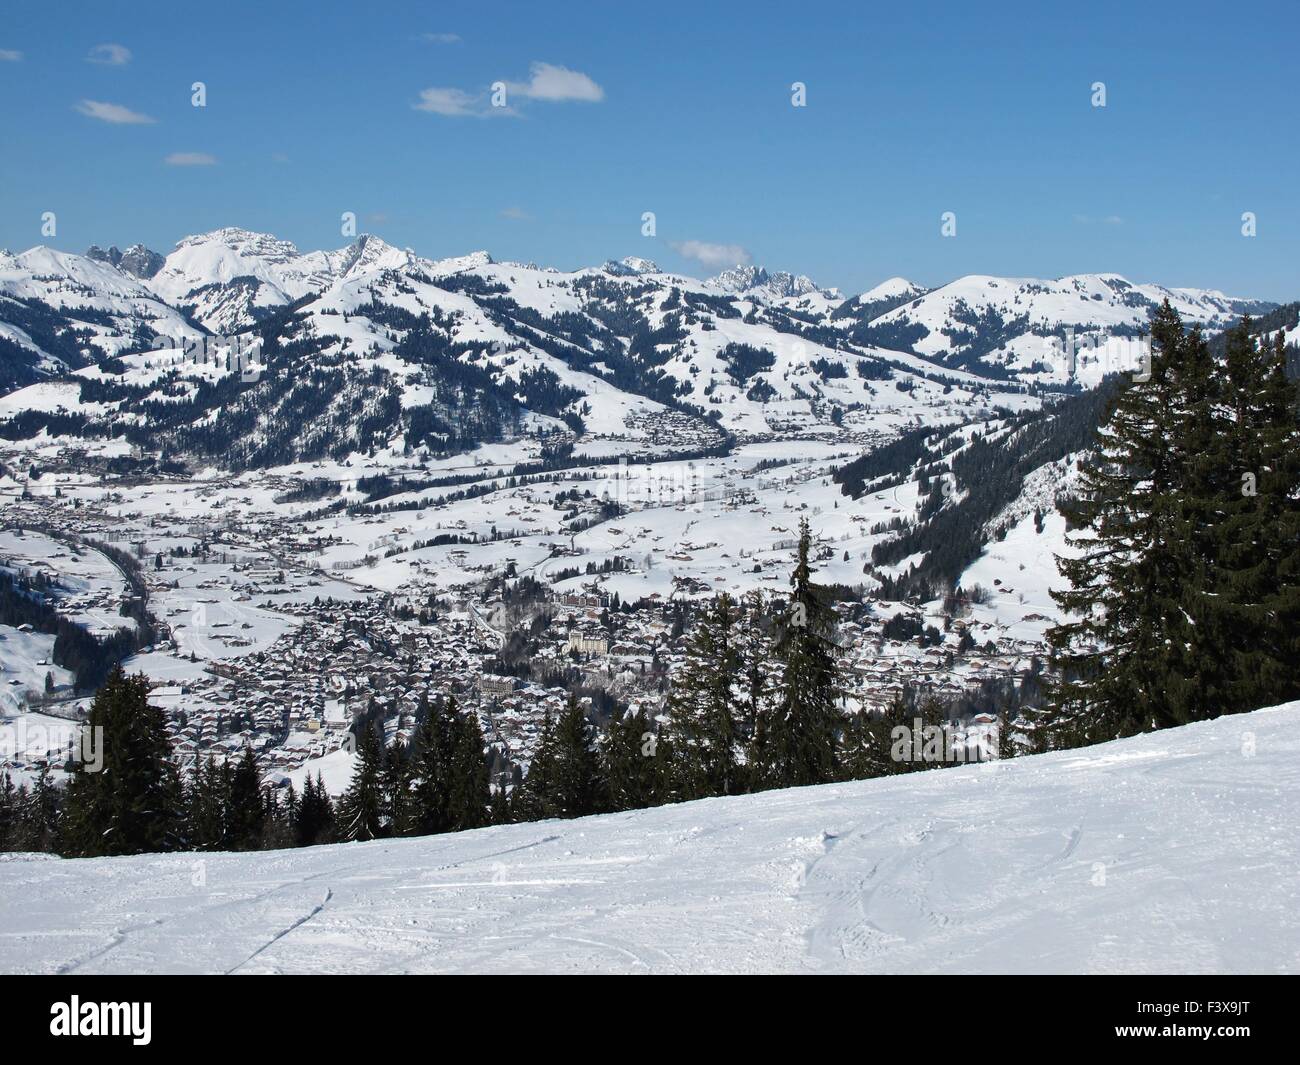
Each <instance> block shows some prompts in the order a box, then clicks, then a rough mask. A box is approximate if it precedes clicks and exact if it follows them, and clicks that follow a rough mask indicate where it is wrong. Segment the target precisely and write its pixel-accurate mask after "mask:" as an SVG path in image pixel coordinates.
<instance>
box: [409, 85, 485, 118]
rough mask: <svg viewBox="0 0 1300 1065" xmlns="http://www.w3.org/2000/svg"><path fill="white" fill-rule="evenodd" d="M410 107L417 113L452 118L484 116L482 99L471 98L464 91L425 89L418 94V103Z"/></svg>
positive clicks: (479, 97) (478, 97)
mask: <svg viewBox="0 0 1300 1065" xmlns="http://www.w3.org/2000/svg"><path fill="white" fill-rule="evenodd" d="M411 106H412V107H414V108H415V109H416V110H417V111H432V112H433V113H434V114H435V115H449V116H451V117H452V118H465V117H472V116H476V115H482V114H484V107H483V98H482V97H481V96H471V95H470V94H469V93H467V92H466V91H465V90H464V89H425V90H424V91H423V92H421V93H420V102H419V103H418V104H412V105H411Z"/></svg>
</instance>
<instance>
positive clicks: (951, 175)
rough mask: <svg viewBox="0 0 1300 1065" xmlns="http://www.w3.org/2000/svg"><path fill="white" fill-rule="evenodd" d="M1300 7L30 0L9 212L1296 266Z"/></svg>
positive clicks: (442, 241) (803, 250)
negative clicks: (1102, 102)
mask: <svg viewBox="0 0 1300 1065" xmlns="http://www.w3.org/2000/svg"><path fill="white" fill-rule="evenodd" d="M1057 6H1060V7H1061V8H1062V10H1059V11H1058V10H1054V8H1055V7H1057ZM1067 8H1068V10H1067ZM1298 11H1300V6H1298V5H1296V4H1295V3H1293V2H1292V3H1285V4H1283V3H1277V4H1268V5H1252V4H1248V3H1236V4H1233V5H1231V6H1228V7H1225V6H1224V5H1221V4H1215V5H1211V4H1199V3H1194V2H1183V3H1177V4H1165V3H1143V4H1133V3H1127V4H1114V5H1111V4H1106V3H1098V2H1089V3H1086V4H1072V5H1048V4H1043V3H1041V2H1039V3H1033V4H1023V5H1022V4H1012V3H1006V4H994V5H980V7H979V8H978V9H977V8H975V7H974V5H966V4H962V5H957V4H953V5H950V6H949V5H943V4H938V3H931V4H924V5H922V4H907V3H894V4H890V5H867V4H863V3H860V2H859V3H839V2H833V0H831V2H827V0H822V2H818V3H805V4H799V3H780V4H773V3H765V2H761V0H753V2H749V3H743V4H731V3H717V2H708V0H705V2H699V0H697V2H694V3H689V4H678V3H672V2H661V3H656V4H653V5H643V4H625V3H610V2H608V0H602V2H592V3H555V4H539V3H515V2H506V0H493V2H490V3H487V2H483V0H479V2H474V3H457V2H446V3H436V4H434V3H422V4H414V3H413V4H402V3H374V4H367V5H357V4H337V5H335V4H330V3H318V4H289V3H279V2H275V3H271V2H265V0H264V2H262V3H258V4H242V3H222V4H176V3H174V2H172V3H167V4H161V3H152V2H138V3H132V4H130V5H121V6H120V7H110V6H109V5H106V4H103V3H95V4H84V5H82V4H63V3H57V4H56V3H50V2H48V0H44V2H41V3H26V2H23V0H5V16H4V18H3V20H2V21H0V145H3V148H2V149H0V246H5V247H8V248H10V249H13V250H18V249H22V248H26V247H30V246H31V245H34V244H40V243H45V244H51V245H54V246H55V247H59V248H65V249H69V250H75V251H82V250H84V249H85V247H86V246H87V245H89V244H91V243H99V244H103V245H105V246H107V245H108V244H110V243H115V244H118V245H120V246H123V247H125V246H126V245H127V244H130V243H133V242H136V241H141V242H143V243H145V244H148V245H150V246H151V247H154V248H157V249H158V250H160V251H163V252H166V251H168V250H170V248H171V247H172V245H173V244H174V243H175V241H176V240H177V239H178V238H180V237H182V236H184V235H186V234H188V233H193V232H199V231H203V230H208V229H213V228H217V227H219V226H223V225H239V226H244V227H246V228H250V229H258V230H264V231H268V232H273V233H275V234H277V235H279V236H282V237H285V238H287V239H290V240H292V241H294V242H295V243H297V244H298V245H299V247H300V248H303V249H304V250H306V249H310V248H316V247H337V246H341V245H342V244H345V243H347V240H346V238H344V237H343V236H341V235H340V231H339V230H340V221H339V218H340V215H341V214H342V213H343V212H344V211H352V212H355V213H356V215H357V217H358V229H359V230H360V231H363V232H365V231H368V232H374V233H377V234H379V235H380V236H382V237H384V238H385V239H387V240H389V241H391V242H392V243H394V244H398V245H401V246H409V247H413V248H414V249H416V251H418V252H419V253H421V254H423V255H428V256H431V257H439V256H444V255H453V254H461V253H464V252H467V251H471V250H474V249H478V248H486V249H488V250H489V251H491V252H492V254H493V255H494V256H496V257H497V258H508V259H520V260H529V261H536V262H539V263H544V264H550V265H555V266H559V267H562V268H571V267H576V266H581V265H588V264H597V263H600V262H602V261H603V260H605V259H607V258H618V257H622V256H625V255H642V256H646V257H649V258H653V259H655V260H656V261H658V262H659V263H660V264H661V265H662V266H665V267H668V268H672V269H679V270H683V271H686V272H689V273H693V274H700V275H704V274H708V273H712V272H715V270H716V268H717V265H718V262H719V261H720V260H721V259H722V258H726V257H732V256H737V257H747V258H748V259H749V260H750V261H753V262H755V263H761V264H764V265H767V266H768V267H770V268H773V269H788V270H793V271H796V272H801V273H806V274H808V275H810V276H812V277H813V278H814V279H816V280H817V281H818V282H820V283H821V284H824V285H837V286H839V287H840V288H842V289H844V290H845V291H858V290H862V289H864V288H867V287H870V286H871V285H873V284H875V283H876V282H878V281H881V280H883V279H884V278H886V277H889V276H892V275H895V274H901V275H904V276H907V277H910V278H912V279H914V280H917V281H920V282H922V283H925V284H930V285H936V284H941V283H943V282H945V281H948V280H951V279H952V278H954V277H957V276H960V275H962V274H966V273H990V274H1008V275H1017V276H1052V277H1055V276H1059V275H1062V274H1069V273H1082V272H1091V271H1101V270H1114V271H1118V272H1120V273H1123V274H1125V275H1126V276H1128V277H1130V278H1131V279H1133V280H1135V281H1159V282H1162V283H1165V284H1171V285H1188V286H1197V287H1207V288H1221V289H1223V290H1225V291H1228V292H1231V293H1233V294H1240V295H1251V296H1258V297H1262V298H1271V299H1277V300H1290V299H1297V298H1300V255H1297V254H1296V250H1297V248H1300V211H1298V209H1297V194H1296V189H1297V187H1300V181H1297V178H1296V174H1297V170H1298V167H1297V163H1298V162H1300V160H1298V159H1297V154H1298V152H1300V148H1298V147H1297V136H1296V115H1297V113H1298V111H1300V108H1298V107H1297V103H1298V102H1300V101H1298V100H1297V95H1298V92H1300V89H1298V88H1297V86H1298V85H1300V79H1297V77H1296V72H1295V65H1294V56H1295V49H1296V43H1295V42H1296V39H1297V30H1300V14H1298V13H1297V12H1298ZM195 81H203V82H204V83H205V84H206V86H207V106H206V107H203V108H196V107H193V106H191V85H192V83H193V82H195ZM497 81H500V82H504V83H505V84H506V100H507V103H508V107H507V108H506V109H493V108H492V107H491V106H490V99H489V86H491V84H492V83H493V82H497ZM796 81H800V82H803V83H804V84H805V85H806V86H807V106H806V107H801V108H797V107H793V106H791V85H792V83H794V82H796ZM1098 81H1100V82H1104V83H1105V87H1106V107H1104V108H1099V107H1094V106H1092V102H1091V98H1092V85H1093V83H1094V82H1098ZM421 105H423V106H421ZM503 112H505V113H503ZM169 159H170V160H171V161H170V162H169V161H168V160H169ZM45 211H53V212H55V213H56V216H57V220H58V234H57V236H56V237H54V238H44V237H42V236H41V233H40V225H41V215H42V213H43V212H45ZM646 211H653V212H654V213H655V216H656V230H657V232H656V235H655V236H654V237H653V238H651V237H645V236H642V234H641V228H642V223H641V218H642V214H643V213H644V212H646ZM945 211H952V212H954V213H955V214H956V217H957V234H956V236H955V237H951V238H944V237H942V236H941V235H940V216H941V215H942V214H943V212H945ZM1246 211H1250V212H1253V213H1254V214H1255V216H1256V219H1257V236H1255V237H1253V238H1247V237H1243V236H1242V235H1241V227H1242V223H1241V216H1242V213H1243V212H1246ZM710 246H712V247H710ZM684 252H686V253H690V252H694V253H695V254H696V256H697V258H695V259H692V258H691V257H689V255H688V254H684ZM701 257H702V261H701Z"/></svg>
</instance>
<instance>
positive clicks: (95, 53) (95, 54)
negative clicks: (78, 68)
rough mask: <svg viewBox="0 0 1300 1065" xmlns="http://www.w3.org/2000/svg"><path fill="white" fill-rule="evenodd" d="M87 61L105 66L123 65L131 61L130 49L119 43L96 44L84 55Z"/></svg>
mask: <svg viewBox="0 0 1300 1065" xmlns="http://www.w3.org/2000/svg"><path fill="white" fill-rule="evenodd" d="M86 62H87V63H99V64H100V65H101V66H106V67H124V66H126V65H127V63H129V62H131V49H129V48H127V47H126V46H125V45H121V44H97V45H95V47H94V48H92V49H91V50H90V55H88V56H86Z"/></svg>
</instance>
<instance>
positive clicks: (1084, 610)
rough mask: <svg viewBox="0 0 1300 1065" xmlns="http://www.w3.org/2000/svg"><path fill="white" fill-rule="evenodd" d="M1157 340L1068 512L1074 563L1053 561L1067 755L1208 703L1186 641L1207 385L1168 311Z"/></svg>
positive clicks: (1054, 717) (1060, 718)
mask: <svg viewBox="0 0 1300 1065" xmlns="http://www.w3.org/2000/svg"><path fill="white" fill-rule="evenodd" d="M1151 340H1152V353H1151V364H1150V367H1149V369H1148V373H1147V376H1148V377H1149V380H1146V381H1142V382H1134V383H1132V384H1130V385H1129V386H1128V387H1127V388H1125V389H1123V390H1121V391H1120V393H1119V394H1118V396H1117V398H1116V401H1115V405H1114V407H1113V409H1112V411H1111V413H1110V415H1109V418H1108V420H1107V422H1106V424H1105V425H1104V426H1103V428H1102V430H1101V432H1100V433H1099V439H1098V445H1097V448H1096V450H1095V452H1094V453H1093V454H1092V455H1091V456H1090V458H1089V459H1088V460H1087V461H1086V462H1085V463H1084V465H1083V468H1082V469H1081V472H1080V492H1079V496H1078V498H1077V499H1076V500H1075V501H1074V502H1073V503H1071V504H1070V505H1068V506H1067V507H1064V508H1063V509H1064V510H1065V511H1066V516H1067V519H1068V520H1069V522H1070V524H1071V525H1072V526H1074V527H1076V529H1077V530H1078V531H1076V532H1075V533H1073V534H1071V535H1069V536H1067V542H1068V543H1069V544H1070V545H1071V546H1072V547H1074V548H1076V549H1077V550H1078V551H1079V555H1078V557H1072V558H1060V559H1058V567H1059V569H1060V570H1061V573H1062V574H1063V575H1064V576H1065V577H1066V578H1067V579H1068V580H1069V582H1070V587H1069V588H1068V589H1066V590H1064V591H1061V592H1053V593H1052V596H1053V598H1054V599H1055V600H1056V602H1057V604H1058V605H1059V606H1060V607H1061V608H1062V610H1063V611H1064V612H1065V613H1066V614H1067V620H1066V621H1064V622H1063V623H1061V624H1060V625H1057V626H1055V627H1053V628H1052V629H1051V630H1049V632H1048V641H1049V643H1050V644H1051V647H1052V652H1053V655H1052V659H1053V664H1054V666H1055V667H1056V669H1057V670H1058V671H1059V672H1060V680H1059V681H1058V682H1057V683H1056V684H1055V685H1053V686H1052V687H1051V689H1050V691H1049V701H1050V712H1051V722H1052V724H1051V728H1052V729H1053V730H1054V731H1056V732H1057V733H1058V734H1059V736H1058V738H1059V739H1062V740H1064V742H1065V743H1066V744H1067V745H1071V746H1073V745H1077V744H1079V743H1088V742H1096V741H1098V740H1102V739H1111V738H1114V737H1117V736H1127V735H1132V734H1134V733H1136V732H1141V731H1145V730H1147V729H1150V728H1153V727H1154V728H1163V727H1166V726H1168V725H1175V724H1180V723H1181V722H1183V721H1185V720H1188V719H1189V715H1193V714H1195V713H1196V712H1197V708H1198V704H1199V703H1200V702H1201V700H1202V699H1203V695H1202V694H1200V693H1198V692H1197V690H1196V685H1197V682H1198V676H1197V669H1198V663H1197V662H1196V657H1198V656H1200V655H1203V654H1204V653H1205V641H1204V640H1203V639H1199V638H1196V637H1195V634H1194V633H1193V632H1192V631H1191V630H1192V629H1193V627H1194V625H1195V621H1194V619H1195V618H1196V617H1197V616H1198V614H1200V613H1201V609H1200V606H1199V605H1198V606H1196V609H1195V610H1194V611H1191V612H1189V610H1188V604H1189V603H1193V604H1198V603H1200V602H1201V596H1202V593H1203V591H1204V589H1205V582H1206V579H1207V578H1206V574H1205V565H1204V560H1203V559H1202V558H1201V557H1199V542H1200V537H1199V536H1195V537H1193V536H1192V535H1191V530H1190V526H1191V525H1192V524H1193V523H1194V521H1195V518H1196V516H1197V515H1198V514H1201V513H1203V508H1204V506H1205V505H1206V502H1207V501H1206V499H1205V496H1204V491H1203V488H1202V489H1201V490H1200V491H1198V492H1197V493H1196V494H1195V495H1193V494H1191V489H1192V486H1193V484H1194V483H1195V482H1196V481H1197V480H1198V479H1199V478H1201V477H1202V476H1203V469H1202V468H1200V467H1198V466H1197V464H1196V460H1195V456H1194V455H1193V453H1192V448H1193V446H1194V442H1196V441H1200V442H1201V445H1202V446H1204V439H1203V438H1204V433H1205V429H1206V426H1205V409H1206V402H1207V399H1208V391H1209V379H1210V378H1209V374H1208V370H1207V368H1206V366H1205V364H1204V359H1205V352H1204V350H1203V345H1202V344H1200V343H1199V342H1198V343H1195V344H1193V343H1191V342H1189V341H1188V339H1187V338H1186V337H1185V336H1184V333H1183V326H1182V321H1181V319H1180V318H1179V316H1178V313H1177V312H1176V311H1175V310H1174V309H1173V308H1172V307H1171V306H1170V305H1169V302H1168V301H1167V300H1166V301H1165V303H1164V304H1162V306H1161V307H1160V309H1159V310H1158V311H1157V312H1156V313H1155V314H1154V315H1153V317H1152V322H1151Z"/></svg>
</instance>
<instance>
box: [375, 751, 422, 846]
mask: <svg viewBox="0 0 1300 1065" xmlns="http://www.w3.org/2000/svg"><path fill="white" fill-rule="evenodd" d="M411 772H412V770H411V759H410V752H409V751H407V749H406V745H405V744H404V743H402V742H401V740H394V741H393V742H392V743H391V744H390V745H389V747H388V753H387V756H386V757H385V759H384V768H383V771H382V772H381V773H380V789H381V790H382V792H383V797H384V802H383V817H382V821H383V825H384V834H385V835H389V836H405V835H409V834H410V832H411V829H412V826H413V825H414V823H415V797H414V794H413V793H412V790H411Z"/></svg>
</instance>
